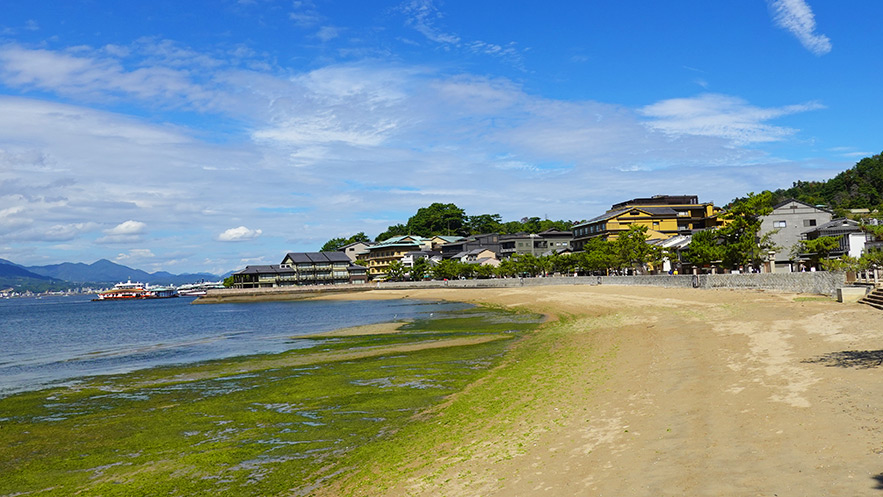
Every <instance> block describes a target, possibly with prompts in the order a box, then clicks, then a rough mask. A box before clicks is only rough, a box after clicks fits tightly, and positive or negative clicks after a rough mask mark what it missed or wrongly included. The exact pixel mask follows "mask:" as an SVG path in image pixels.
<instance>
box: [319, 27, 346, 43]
mask: <svg viewBox="0 0 883 497" xmlns="http://www.w3.org/2000/svg"><path fill="white" fill-rule="evenodd" d="M340 31H341V30H340V28H336V27H334V26H322V27H321V28H319V32H318V33H316V38H318V39H319V40H321V41H322V42H323V43H328V42H329V41H331V40H333V39H335V38H337V37H338V36H340Z"/></svg>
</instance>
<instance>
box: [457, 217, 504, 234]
mask: <svg viewBox="0 0 883 497" xmlns="http://www.w3.org/2000/svg"><path fill="white" fill-rule="evenodd" d="M502 223H503V219H502V218H501V217H500V215H499V214H479V215H477V216H469V217H468V218H467V219H466V229H467V231H468V232H469V234H472V235H478V234H483V233H499V232H500V230H501V228H502Z"/></svg>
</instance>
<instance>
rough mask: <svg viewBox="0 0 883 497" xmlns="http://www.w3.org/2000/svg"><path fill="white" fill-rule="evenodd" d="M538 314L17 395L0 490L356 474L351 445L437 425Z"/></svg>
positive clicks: (288, 480)
mask: <svg viewBox="0 0 883 497" xmlns="http://www.w3.org/2000/svg"><path fill="white" fill-rule="evenodd" d="M539 322H540V317H539V316H537V315H532V314H516V313H512V312H509V311H505V310H500V309H488V308H480V307H479V308H472V309H467V310H464V311H455V312H450V313H444V314H437V315H436V316H435V318H433V319H425V320H418V321H414V322H411V323H405V324H402V325H401V326H398V327H394V326H390V327H389V328H383V327H380V328H378V327H376V326H375V327H372V328H371V329H370V330H366V331H365V333H360V332H359V329H358V328H357V329H353V330H347V332H346V333H337V334H333V333H332V334H327V335H321V336H314V337H311V338H308V339H310V340H315V341H316V343H315V346H314V347H311V348H309V349H300V350H293V351H289V352H286V353H283V354H272V355H260V356H248V357H239V358H234V359H225V360H218V361H211V362H205V363H201V364H197V365H188V366H178V367H163V368H155V369H150V370H144V371H139V372H134V373H129V374H125V375H117V376H102V377H94V378H90V379H86V380H84V381H82V382H80V383H78V384H76V385H75V386H74V387H64V388H52V389H46V390H39V391H34V392H25V393H20V394H16V395H13V396H10V397H6V398H3V399H0V447H2V450H3V457H2V458H0V495H3V496H8V495H26V494H40V495H64V496H68V495H73V494H81V495H291V494H295V495H298V494H309V493H310V491H311V490H312V489H314V488H316V487H317V486H321V485H323V484H324V483H326V482H327V481H329V480H331V479H333V478H335V477H336V476H337V475H345V474H347V472H348V471H349V470H350V469H351V465H352V464H353V463H352V461H349V460H348V455H349V454H351V453H352V452H353V450H354V449H356V448H359V449H360V452H361V453H362V454H364V452H365V451H369V452H370V447H371V444H372V443H376V442H379V441H382V440H387V439H389V438H390V437H394V436H395V434H396V432H398V431H399V430H401V429H402V428H403V427H405V426H409V427H412V428H413V427H414V426H419V423H423V422H426V420H425V416H420V414H422V413H426V412H428V411H429V410H430V409H431V408H432V407H433V406H437V405H439V404H440V403H441V402H443V401H444V399H445V398H447V397H448V396H450V395H451V394H453V393H456V392H459V391H461V390H463V389H464V388H465V387H466V386H467V385H469V384H471V383H473V382H475V381H476V380H478V379H479V378H481V377H482V376H484V375H485V374H486V373H487V372H488V371H489V370H490V369H491V368H492V367H494V365H496V364H498V363H499V361H500V360H501V358H502V356H503V355H504V353H505V352H506V350H507V348H508V347H510V346H511V344H512V343H514V339H516V338H517V337H518V336H519V335H520V334H521V333H523V332H525V331H528V330H532V329H534V328H535V327H536V326H537V325H538V323H539ZM299 338H300V339H303V337H299ZM362 457H363V456H362Z"/></svg>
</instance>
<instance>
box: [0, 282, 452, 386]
mask: <svg viewBox="0 0 883 497" xmlns="http://www.w3.org/2000/svg"><path fill="white" fill-rule="evenodd" d="M192 300H193V299H192V298H176V299H162V300H142V301H129V302H92V301H91V296H70V297H44V298H41V299H35V298H17V299H0V397H3V396H6V395H9V394H12V393H15V392H20V391H25V390H33V389H37V388H41V387H43V386H47V385H52V384H63V383H70V382H72V381H76V379H77V378H80V377H83V376H92V375H102V374H114V373H123V372H128V371H133V370H136V369H143V368H150V367H155V366H161V365H169V364H187V363H194V362H199V361H205V360H209V359H218V358H224V357H232V356H239V355H249V354H260V353H277V352H283V351H286V350H290V349H296V348H306V347H309V346H312V345H314V342H313V341H310V340H298V339H297V337H298V336H302V335H307V334H311V333H320V332H323V331H330V330H334V329H338V328H346V327H349V326H356V325H362V324H373V323H381V322H388V321H394V320H401V319H412V318H418V317H427V316H429V315H430V314H431V313H433V312H441V311H445V310H454V309H459V308H465V307H468V306H466V305H465V304H454V303H435V302H431V303H430V302H422V301H415V300H406V299H403V300H395V301H333V302H326V301H298V302H259V303H245V304H210V305H191V302H192Z"/></svg>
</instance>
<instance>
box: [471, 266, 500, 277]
mask: <svg viewBox="0 0 883 497" xmlns="http://www.w3.org/2000/svg"><path fill="white" fill-rule="evenodd" d="M495 270H496V268H495V267H494V266H491V265H489V264H485V265H476V266H475V270H474V273H473V276H475V277H476V278H479V279H483V280H485V279H488V278H490V277H492V276H493V275H494V272H495Z"/></svg>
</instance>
